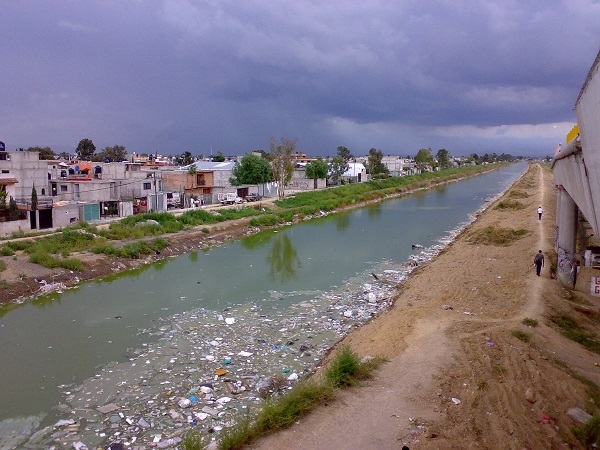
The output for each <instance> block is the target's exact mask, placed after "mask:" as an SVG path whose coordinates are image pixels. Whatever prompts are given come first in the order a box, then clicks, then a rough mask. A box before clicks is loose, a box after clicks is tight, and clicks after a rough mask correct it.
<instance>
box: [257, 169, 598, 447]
mask: <svg viewBox="0 0 600 450" xmlns="http://www.w3.org/2000/svg"><path fill="white" fill-rule="evenodd" d="M515 188H516V189H518V191H519V194H520V195H519V196H520V198H518V199H517V200H518V201H520V202H521V203H522V204H523V205H525V208H523V209H520V210H517V209H507V210H503V209H495V208H494V207H491V208H489V209H488V210H487V211H485V212H484V213H483V214H482V216H481V217H480V218H479V219H478V220H477V221H476V222H475V223H474V224H472V225H471V226H470V227H469V229H468V230H467V231H466V232H465V233H464V234H463V235H462V236H461V237H460V238H459V239H458V240H457V241H456V242H455V243H453V244H452V245H451V246H450V247H449V248H448V249H447V250H446V251H444V252H443V253H442V254H441V255H440V256H439V257H438V258H437V259H435V260H434V261H433V262H432V263H431V264H429V265H427V266H426V267H423V268H420V269H419V271H418V273H417V274H415V275H414V276H413V277H412V278H411V279H410V280H409V281H408V282H406V283H405V284H404V285H402V286H400V287H399V293H398V296H397V299H396V301H395V304H394V306H393V307H392V308H391V309H390V310H388V311H387V312H385V313H384V314H382V315H381V316H379V317H378V318H377V319H375V320H373V321H371V322H370V323H369V324H367V325H365V326H364V327H362V328H361V329H358V330H356V331H354V332H352V333H351V334H350V335H349V336H348V337H347V338H346V339H345V340H344V342H345V343H347V344H349V345H350V346H351V347H352V348H353V349H354V350H355V351H356V352H357V353H358V354H360V355H382V356H385V357H386V358H387V359H388V360H389V361H388V362H387V363H385V364H384V366H383V367H382V368H381V369H379V370H378V371H377V373H376V375H375V377H374V379H372V380H371V381H369V382H367V383H366V384H365V385H364V386H361V387H358V388H353V389H350V390H348V391H344V392H342V393H340V395H339V398H338V399H337V401H335V402H333V403H331V404H329V405H327V406H323V407H320V408H319V409H317V410H316V411H315V412H314V413H312V414H310V415H309V416H307V417H305V418H302V419H301V420H299V421H298V423H297V424H296V425H294V426H293V427H291V428H290V429H287V430H285V431H283V432H280V433H278V434H275V435H273V436H270V437H268V438H266V439H264V440H263V441H261V442H259V443H255V444H253V445H252V446H251V447H252V448H257V449H258V448H260V449H263V448H264V449H268V448H289V449H317V448H345V449H363V450H364V449H399V448H401V447H402V446H403V445H407V446H409V447H410V449H411V450H414V449H450V448H451V449H499V448H508V449H524V448H527V449H538V448H539V449H551V448H583V446H582V445H581V444H580V443H579V442H578V441H577V440H576V439H575V438H574V437H573V435H572V433H571V431H570V428H571V427H572V426H574V425H579V424H578V423H577V422H574V421H573V419H571V418H570V417H569V416H568V415H567V411H568V410H569V409H570V408H573V407H581V408H585V407H586V406H589V403H588V402H589V394H588V392H586V386H585V385H584V384H583V383H582V382H581V381H579V380H581V377H585V378H587V379H588V380H591V381H592V382H594V383H596V384H600V368H599V367H598V366H597V365H596V363H597V362H599V361H600V355H597V354H594V353H590V352H589V351H587V350H585V349H584V348H583V347H582V346H580V345H578V344H575V343H574V342H572V341H569V340H567V339H566V338H564V337H563V336H562V335H561V334H560V333H559V332H558V331H557V330H556V329H555V327H553V325H552V323H551V322H550V320H549V319H550V318H551V317H552V316H555V315H557V314H562V313H565V312H566V313H569V314H577V311H584V312H583V313H579V316H577V317H580V319H581V320H582V321H584V322H585V321H587V322H588V325H591V326H592V327H597V325H596V324H597V311H598V309H599V306H600V301H599V299H598V298H595V297H591V296H587V295H583V294H579V293H577V294H572V293H568V292H567V291H566V290H565V289H564V288H563V287H562V286H561V285H560V284H559V283H558V282H557V281H556V280H555V279H553V278H552V277H551V273H550V272H551V270H550V269H551V260H552V259H553V258H554V259H555V257H554V251H553V239H554V228H555V225H554V224H555V217H554V216H555V201H556V200H555V190H554V189H555V188H554V183H553V176H552V174H551V172H550V171H549V170H548V169H544V168H542V167H541V166H539V165H533V166H530V169H529V171H528V173H527V174H526V175H525V176H524V177H523V178H522V179H521V180H520V181H519V182H518V183H517V186H515ZM523 193H525V194H523ZM540 205H542V206H543V209H544V211H545V212H544V217H543V219H542V220H538V216H537V213H536V210H537V208H538V206H540ZM486 227H494V228H495V229H499V228H507V229H512V230H527V231H528V232H529V233H528V234H527V235H526V236H525V237H523V238H521V239H518V240H516V241H514V242H512V243H511V244H509V245H507V246H490V245H481V244H475V243H472V242H470V241H472V240H473V239H472V236H473V233H476V232H477V231H479V230H483V229H485V228H486ZM539 249H542V250H543V252H544V254H545V255H546V264H545V267H544V268H543V270H542V274H541V276H540V277H537V276H536V274H535V270H534V268H533V267H532V262H533V257H534V255H535V253H536V252H537V251H538V250H539ZM575 300H577V301H578V302H577V303H576V302H575ZM582 303H585V304H586V306H582ZM586 311H587V312H586ZM525 318H527V319H533V320H536V321H537V324H538V326H536V327H530V326H526V325H524V324H523V319H525ZM531 322H532V321H528V323H531ZM515 335H517V336H519V337H520V338H521V339H518V338H517V337H515ZM527 337H529V341H528V342H525V341H524V340H522V339H525V340H526V339H527ZM573 374H578V375H577V378H576V377H574V376H573Z"/></svg>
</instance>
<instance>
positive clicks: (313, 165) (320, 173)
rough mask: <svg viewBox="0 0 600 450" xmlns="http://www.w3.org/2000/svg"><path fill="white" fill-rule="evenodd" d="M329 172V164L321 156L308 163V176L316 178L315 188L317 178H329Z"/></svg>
mask: <svg viewBox="0 0 600 450" xmlns="http://www.w3.org/2000/svg"><path fill="white" fill-rule="evenodd" d="M328 172H329V165H328V164H327V162H326V161H325V160H324V159H323V158H321V157H319V158H317V159H315V160H314V161H311V162H309V163H308V164H307V165H306V178H312V179H313V180H314V183H315V189H316V188H317V180H318V179H319V178H327V173H328Z"/></svg>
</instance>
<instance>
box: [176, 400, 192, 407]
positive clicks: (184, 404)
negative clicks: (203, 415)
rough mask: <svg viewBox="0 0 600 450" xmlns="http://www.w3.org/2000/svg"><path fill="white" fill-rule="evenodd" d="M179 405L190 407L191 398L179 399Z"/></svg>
mask: <svg viewBox="0 0 600 450" xmlns="http://www.w3.org/2000/svg"><path fill="white" fill-rule="evenodd" d="M178 405H179V407H180V408H189V407H190V406H192V402H191V400H190V399H187V398H182V399H180V400H179V402H178Z"/></svg>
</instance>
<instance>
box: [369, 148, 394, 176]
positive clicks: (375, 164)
mask: <svg viewBox="0 0 600 450" xmlns="http://www.w3.org/2000/svg"><path fill="white" fill-rule="evenodd" d="M367 170H368V171H369V173H370V174H371V178H373V179H375V178H385V177H387V176H388V175H389V174H390V170H389V169H388V168H387V166H386V165H385V164H383V152H382V151H381V150H377V149H375V148H372V149H370V150H369V156H368V157H367Z"/></svg>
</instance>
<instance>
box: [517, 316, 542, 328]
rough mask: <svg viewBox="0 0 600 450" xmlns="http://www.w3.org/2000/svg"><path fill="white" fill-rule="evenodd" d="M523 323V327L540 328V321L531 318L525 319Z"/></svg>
mask: <svg viewBox="0 0 600 450" xmlns="http://www.w3.org/2000/svg"><path fill="white" fill-rule="evenodd" d="M521 323H522V324H523V325H525V326H526V327H537V326H538V321H537V320H536V319H532V318H530V317H525V318H524V319H523V320H522V321H521Z"/></svg>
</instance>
